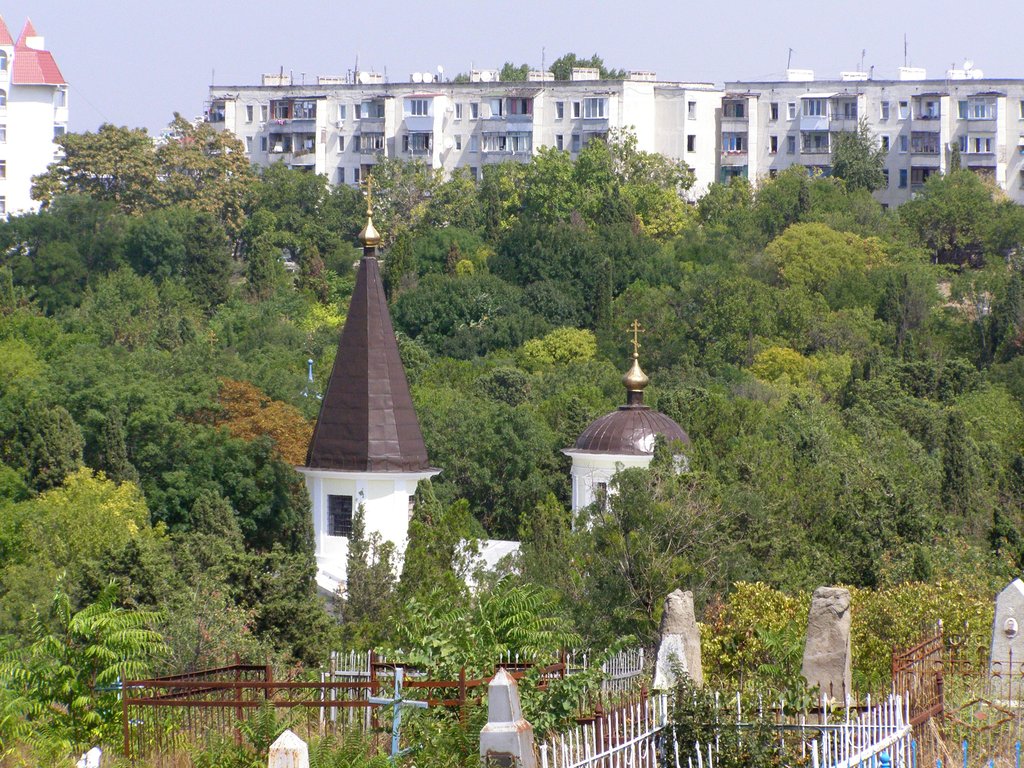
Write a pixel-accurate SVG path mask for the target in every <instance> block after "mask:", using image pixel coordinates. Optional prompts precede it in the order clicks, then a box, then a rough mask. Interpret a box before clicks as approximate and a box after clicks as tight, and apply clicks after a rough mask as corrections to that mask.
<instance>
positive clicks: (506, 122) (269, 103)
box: [207, 69, 722, 196]
mask: <svg viewBox="0 0 1024 768" xmlns="http://www.w3.org/2000/svg"><path fill="white" fill-rule="evenodd" d="M349 79H351V80H353V81H354V82H347V80H349ZM721 98H722V92H721V90H720V89H716V88H714V87H713V86H712V85H710V84H707V83H669V82H659V81H658V80H657V79H656V78H655V77H654V75H653V74H652V73H632V74H631V75H630V77H629V78H628V79H625V80H599V79H597V71H596V70H583V69H580V70H576V71H574V73H573V80H571V81H554V80H552V79H551V76H550V73H541V72H534V73H531V79H530V80H529V81H527V82H514V83H513V82H497V72H495V71H493V70H483V71H479V72H474V73H473V75H472V81H471V82H468V83H451V82H444V83H441V82H435V81H434V78H433V77H432V76H431V75H430V74H425V75H424V74H420V73H417V74H415V75H413V76H411V77H410V82H406V83H384V82H383V78H381V77H379V76H376V75H373V74H372V73H366V72H360V73H357V75H356V76H355V77H353V78H338V77H319V78H317V82H316V83H315V84H302V85H296V84H295V83H293V82H292V79H291V77H290V76H289V75H283V74H281V75H264V77H263V83H262V85H259V86H212V87H211V88H210V107H209V111H208V113H207V119H208V120H209V121H210V122H211V123H213V124H214V125H215V126H218V127H223V128H226V129H227V130H229V131H231V132H232V133H234V134H235V135H236V136H238V137H239V138H240V139H241V140H242V142H243V143H244V144H245V148H246V152H247V153H248V155H249V157H250V158H251V159H252V162H253V163H255V164H257V165H269V164H270V163H273V162H284V163H286V164H287V165H289V166H290V167H293V168H303V169H308V170H310V171H315V172H316V173H320V174H324V175H325V176H327V178H328V179H329V180H330V181H331V183H334V184H357V183H359V182H360V181H361V180H362V179H364V178H365V177H366V174H367V173H369V172H370V170H371V169H372V167H373V164H374V163H375V162H376V161H377V159H378V158H379V157H382V156H385V157H399V158H403V159H417V158H418V159H422V160H424V161H425V162H427V163H428V164H429V165H430V166H431V167H433V168H440V169H443V170H444V171H445V172H446V173H451V172H452V171H454V170H455V169H459V168H468V169H469V170H470V172H471V173H472V174H473V175H474V176H479V174H480V171H481V168H482V167H483V166H485V165H487V164H490V163H500V162H504V161H507V160H517V161H523V162H525V161H527V160H529V158H530V157H531V156H532V155H533V154H534V153H535V152H536V151H537V150H538V149H539V148H541V147H556V148H558V149H561V150H565V151H567V152H569V153H570V154H572V155H573V156H575V155H576V154H577V153H578V152H579V151H580V149H581V148H582V147H583V146H585V145H586V143H587V142H588V141H589V140H591V139H592V138H594V137H603V136H605V135H607V133H608V132H609V131H610V130H613V129H627V128H628V129H629V130H631V131H633V132H634V133H635V134H636V137H637V144H638V147H639V149H641V150H644V151H648V152H659V153H661V154H664V155H666V156H668V157H670V158H673V159H678V160H683V161H685V162H686V163H687V165H689V166H690V167H691V168H693V169H694V171H695V173H696V176H697V182H696V184H695V185H694V188H693V190H692V194H694V195H695V196H696V195H699V194H701V193H702V192H703V191H704V190H705V189H706V188H707V187H708V185H709V184H711V183H712V182H713V181H714V180H715V179H716V178H717V173H718V166H719V148H718V138H717V134H718V111H719V108H720V103H721Z"/></svg>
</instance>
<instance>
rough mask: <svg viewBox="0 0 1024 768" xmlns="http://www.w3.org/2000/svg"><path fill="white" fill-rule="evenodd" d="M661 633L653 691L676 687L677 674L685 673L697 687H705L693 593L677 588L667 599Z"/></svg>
mask: <svg viewBox="0 0 1024 768" xmlns="http://www.w3.org/2000/svg"><path fill="white" fill-rule="evenodd" d="M659 634H660V635H661V639H660V640H659V641H658V657H657V659H656V661H655V662H654V684H653V686H652V687H653V688H654V690H656V691H664V690H669V689H672V688H675V686H676V682H677V677H676V673H677V671H678V672H683V673H685V674H686V676H687V677H689V678H690V680H692V681H693V684H694V685H696V686H698V687H700V686H702V685H704V668H703V666H702V665H701V657H700V630H699V629H698V628H697V617H696V616H695V615H694V612H693V593H692V592H683V591H682V590H681V589H677V590H676V591H675V592H673V593H672V594H670V595H669V596H668V597H666V598H665V609H664V611H663V612H662V614H661V628H660V630H659Z"/></svg>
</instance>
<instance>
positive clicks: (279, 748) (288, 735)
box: [267, 729, 309, 768]
mask: <svg viewBox="0 0 1024 768" xmlns="http://www.w3.org/2000/svg"><path fill="white" fill-rule="evenodd" d="M267 766H268V768H309V747H307V746H306V742H304V741H303V740H302V739H300V738H299V737H298V736H297V735H295V733H294V732H292V730H291V729H288V730H286V731H285V732H284V733H282V734H281V735H280V736H278V737H277V740H276V741H275V742H274V743H273V744H271V745H270V754H269V757H268V759H267Z"/></svg>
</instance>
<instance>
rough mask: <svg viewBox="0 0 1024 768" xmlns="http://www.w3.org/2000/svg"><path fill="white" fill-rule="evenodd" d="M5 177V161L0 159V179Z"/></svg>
mask: <svg viewBox="0 0 1024 768" xmlns="http://www.w3.org/2000/svg"><path fill="white" fill-rule="evenodd" d="M6 178H7V161H6V160H0V179H6Z"/></svg>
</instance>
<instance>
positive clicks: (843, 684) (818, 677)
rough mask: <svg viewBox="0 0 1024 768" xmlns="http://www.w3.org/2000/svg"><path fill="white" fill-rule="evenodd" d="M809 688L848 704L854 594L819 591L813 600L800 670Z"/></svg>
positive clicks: (844, 591)
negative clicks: (851, 618) (845, 700)
mask: <svg viewBox="0 0 1024 768" xmlns="http://www.w3.org/2000/svg"><path fill="white" fill-rule="evenodd" d="M800 673H801V674H802V675H803V676H804V679H805V680H806V681H807V684H808V685H810V686H815V685H816V686H818V688H819V690H820V691H821V693H822V695H826V696H828V697H829V698H830V699H838V700H840V701H842V700H844V699H845V698H846V696H847V694H849V693H850V687H851V679H850V678H851V675H850V593H849V592H848V591H847V590H845V589H840V588H839V587H818V588H817V589H816V590H814V594H813V595H812V596H811V610H810V614H809V616H808V617H807V642H806V643H805V645H804V662H803V666H802V667H801V669H800Z"/></svg>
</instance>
